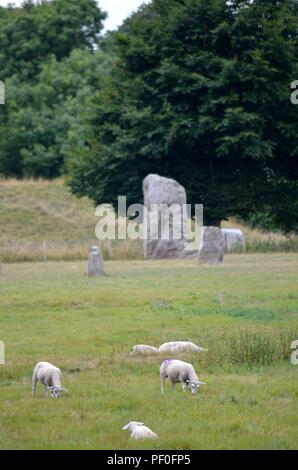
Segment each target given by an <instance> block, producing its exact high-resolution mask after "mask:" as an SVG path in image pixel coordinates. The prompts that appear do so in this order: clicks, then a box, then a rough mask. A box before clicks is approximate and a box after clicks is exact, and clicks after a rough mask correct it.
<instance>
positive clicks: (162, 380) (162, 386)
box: [161, 377, 166, 393]
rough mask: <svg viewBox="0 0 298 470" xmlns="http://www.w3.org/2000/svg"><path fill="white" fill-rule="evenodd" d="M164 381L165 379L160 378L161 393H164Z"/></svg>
mask: <svg viewBox="0 0 298 470" xmlns="http://www.w3.org/2000/svg"><path fill="white" fill-rule="evenodd" d="M165 381H166V379H165V377H161V393H163V392H164V386H165Z"/></svg>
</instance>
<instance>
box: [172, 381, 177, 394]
mask: <svg viewBox="0 0 298 470" xmlns="http://www.w3.org/2000/svg"><path fill="white" fill-rule="evenodd" d="M172 390H173V392H175V391H176V384H175V382H172Z"/></svg>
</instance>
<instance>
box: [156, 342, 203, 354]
mask: <svg viewBox="0 0 298 470" xmlns="http://www.w3.org/2000/svg"><path fill="white" fill-rule="evenodd" d="M203 351H208V349H204V348H201V347H200V346H197V345H196V344H194V343H191V342H190V341H170V342H169V343H164V344H162V345H161V346H160V347H159V348H158V352H159V354H178V353H182V352H203Z"/></svg>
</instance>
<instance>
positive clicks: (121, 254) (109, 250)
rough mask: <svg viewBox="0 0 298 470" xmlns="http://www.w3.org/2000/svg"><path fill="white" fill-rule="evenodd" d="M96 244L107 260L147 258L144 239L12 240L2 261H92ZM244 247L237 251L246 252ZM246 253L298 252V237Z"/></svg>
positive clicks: (257, 245)
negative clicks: (91, 249)
mask: <svg viewBox="0 0 298 470" xmlns="http://www.w3.org/2000/svg"><path fill="white" fill-rule="evenodd" d="M93 245H98V246H99V247H100V249H101V252H102V255H103V258H104V259H105V260H142V259H144V253H143V242H142V240H103V241H102V242H100V241H99V240H96V239H89V240H31V241H30V240H10V241H3V242H2V241H0V261H2V262H3V263H16V262H23V261H44V262H46V261H60V260H61V261H63V260H64V261H80V260H86V259H87V258H88V253H89V251H90V248H91V247H92V246H93ZM242 251H243V250H242V247H238V248H237V247H236V248H235V249H234V250H233V252H235V253H242ZM245 252H246V253H289V252H291V253H297V252H298V237H297V236H292V237H289V238H287V239H282V240H273V239H267V240H261V239H252V240H250V239H249V238H248V239H246V250H245Z"/></svg>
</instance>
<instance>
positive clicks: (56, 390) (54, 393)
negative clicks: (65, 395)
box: [48, 385, 68, 398]
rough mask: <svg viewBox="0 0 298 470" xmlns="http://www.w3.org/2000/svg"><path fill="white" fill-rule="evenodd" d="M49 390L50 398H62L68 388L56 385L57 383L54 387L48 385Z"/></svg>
mask: <svg viewBox="0 0 298 470" xmlns="http://www.w3.org/2000/svg"><path fill="white" fill-rule="evenodd" d="M48 390H49V391H50V398H54V397H55V398H60V397H61V395H62V392H67V391H68V390H66V388H64V387H56V386H55V385H54V386H52V387H48Z"/></svg>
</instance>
